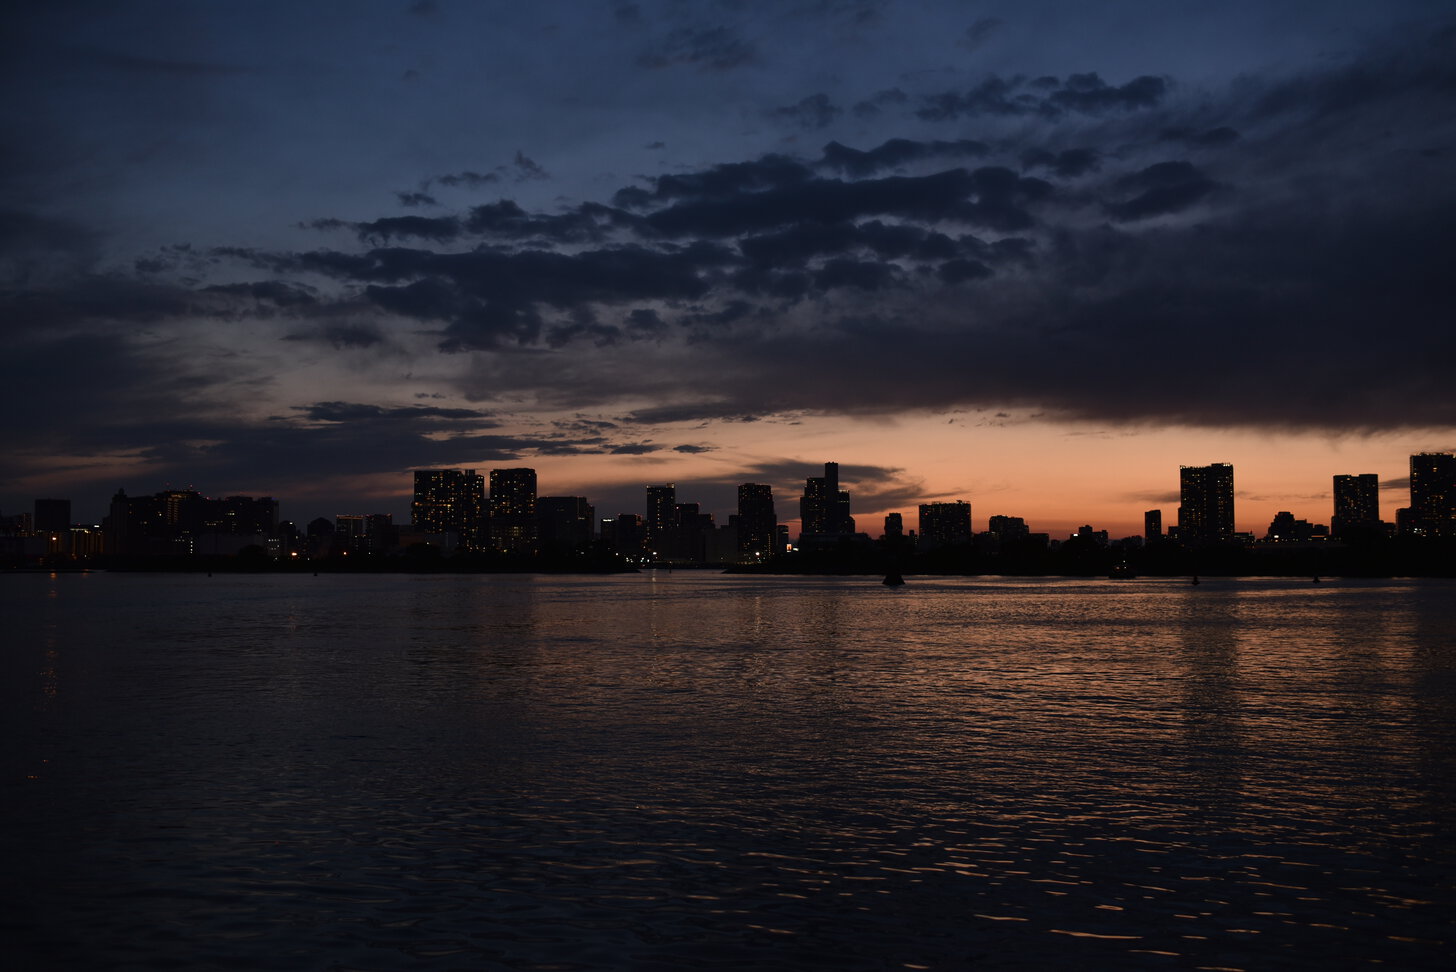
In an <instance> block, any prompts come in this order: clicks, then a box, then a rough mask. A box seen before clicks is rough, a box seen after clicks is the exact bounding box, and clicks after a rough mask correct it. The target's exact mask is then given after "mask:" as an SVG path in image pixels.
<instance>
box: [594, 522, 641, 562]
mask: <svg viewBox="0 0 1456 972" xmlns="http://www.w3.org/2000/svg"><path fill="white" fill-rule="evenodd" d="M602 542H603V543H605V544H606V545H607V547H608V548H610V549H612V550H615V551H616V552H617V553H619V554H621V555H622V556H623V557H626V558H627V559H628V560H630V561H631V562H633V563H637V562H639V561H640V560H641V559H642V558H643V557H644V556H646V554H647V521H646V520H644V519H643V518H642V517H640V516H638V515H637V514H636V513H622V514H619V515H618V516H617V517H616V519H611V520H602Z"/></svg>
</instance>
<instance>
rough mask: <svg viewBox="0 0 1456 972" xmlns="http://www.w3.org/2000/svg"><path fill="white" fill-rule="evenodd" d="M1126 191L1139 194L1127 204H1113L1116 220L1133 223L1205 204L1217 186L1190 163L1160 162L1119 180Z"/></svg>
mask: <svg viewBox="0 0 1456 972" xmlns="http://www.w3.org/2000/svg"><path fill="white" fill-rule="evenodd" d="M1116 186H1117V188H1118V189H1119V190H1122V191H1124V192H1136V193H1137V195H1134V196H1132V197H1130V198H1128V199H1126V200H1124V201H1123V202H1119V203H1109V204H1108V206H1107V212H1108V214H1109V215H1111V216H1112V218H1113V219H1115V220H1119V221H1121V222H1131V221H1134V220H1139V219H1149V218H1151V217H1154V216H1165V215H1168V214H1170V213H1177V212H1181V211H1182V210H1185V209H1187V208H1188V207H1190V206H1192V205H1194V204H1195V203H1198V202H1201V201H1202V200H1203V199H1205V198H1206V197H1207V196H1208V195H1209V194H1210V193H1212V192H1213V191H1214V190H1215V189H1216V188H1217V184H1216V183H1215V182H1214V181H1213V180H1212V179H1209V178H1208V177H1207V176H1205V175H1204V174H1203V173H1202V172H1199V171H1198V169H1196V168H1194V166H1193V165H1192V164H1191V163H1189V162H1158V163H1156V164H1154V165H1150V166H1148V167H1147V168H1145V169H1142V170H1140V171H1138V172H1134V173H1131V174H1129V175H1125V176H1123V177H1122V178H1120V179H1118V180H1117V183H1116Z"/></svg>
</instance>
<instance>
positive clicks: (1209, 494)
mask: <svg viewBox="0 0 1456 972" xmlns="http://www.w3.org/2000/svg"><path fill="white" fill-rule="evenodd" d="M1178 487H1179V489H1178V493H1179V506H1178V539H1179V540H1180V541H1181V542H1182V543H1184V544H1189V545H1198V544H1207V543H1227V542H1228V541H1230V540H1232V539H1233V538H1234V467H1233V466H1231V465H1229V464H1228V463H1226V462H1215V463H1212V464H1210V465H1207V466H1183V467H1181V468H1180V469H1179V470H1178Z"/></svg>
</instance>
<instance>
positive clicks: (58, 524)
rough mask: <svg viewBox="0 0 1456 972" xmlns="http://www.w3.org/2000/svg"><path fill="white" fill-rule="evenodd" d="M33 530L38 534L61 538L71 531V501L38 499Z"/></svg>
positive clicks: (32, 523) (32, 524) (32, 525)
mask: <svg viewBox="0 0 1456 972" xmlns="http://www.w3.org/2000/svg"><path fill="white" fill-rule="evenodd" d="M31 529H33V530H34V531H35V532H36V533H45V534H52V535H55V536H60V535H61V534H64V533H65V532H67V531H68V530H70V529H71V501H70V500H68V499H37V500H36V501H35V519H34V520H32V521H31Z"/></svg>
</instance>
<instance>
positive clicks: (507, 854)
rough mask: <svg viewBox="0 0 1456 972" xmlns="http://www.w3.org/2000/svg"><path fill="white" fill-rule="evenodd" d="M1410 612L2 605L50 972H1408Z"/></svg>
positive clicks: (1432, 640) (10, 735) (1414, 764)
mask: <svg viewBox="0 0 1456 972" xmlns="http://www.w3.org/2000/svg"><path fill="white" fill-rule="evenodd" d="M1453 590H1456V589H1453V588H1452V586H1451V585H1450V584H1449V582H1426V581H1387V582H1355V581H1338V580H1337V581H1327V582H1326V583H1324V584H1322V585H1318V586H1315V585H1311V584H1309V583H1308V582H1306V583H1304V584H1299V583H1297V582H1292V581H1285V580H1279V581H1272V580H1271V581H1259V580H1241V581H1224V580H1206V581H1205V583H1204V584H1202V585H1200V586H1199V587H1197V588H1192V587H1190V586H1188V585H1186V584H1184V583H1180V582H1176V581H1163V580H1152V581H1117V582H1107V581H1069V580H1042V579H1032V580H1009V579H1008V580H989V579H958V578H957V579H924V578H915V579H912V581H911V584H910V585H908V586H906V587H905V588H899V589H887V588H883V587H882V586H880V585H878V584H876V583H875V582H874V581H873V580H872V579H863V578H849V579H843V578H836V579H820V578H755V577H725V576H720V575H714V574H708V573H701V572H676V573H673V574H666V573H657V574H643V575H633V576H627V577H615V578H549V579H548V578H532V577H527V576H463V577H451V576H417V577H406V576H383V577H341V576H324V577H281V576H269V575H262V576H244V577H217V578H204V577H202V576H200V575H185V576H135V575H88V576H66V575H61V576H52V577H46V576H44V575H23V576H13V577H5V578H3V579H0V598H3V602H0V607H3V608H4V617H5V618H6V619H7V627H8V628H9V629H10V630H11V631H12V632H14V637H7V639H6V642H7V647H5V648H4V649H3V655H0V657H3V662H0V683H3V684H0V701H3V702H4V704H5V713H6V715H5V719H6V723H7V725H6V729H7V735H6V738H7V739H10V740H15V742H12V743H11V744H10V745H9V746H8V747H7V752H6V755H5V760H6V762H5V767H6V774H5V776H4V787H5V792H4V798H5V799H4V806H5V808H6V809H5V810H4V811H0V813H3V814H4V820H3V822H4V824H5V827H4V832H5V834H6V839H7V841H9V842H11V843H12V844H13V846H14V848H15V849H14V851H13V852H12V853H11V855H10V859H11V860H13V861H14V862H15V866H14V867H13V868H9V869H8V870H9V871H10V872H11V878H12V879H11V880H9V881H8V883H7V885H6V897H5V900H4V901H3V902H0V903H3V905H4V907H3V909H0V925H3V926H4V928H5V934H6V937H7V938H8V939H11V940H13V941H14V942H16V945H15V947H14V951H15V952H16V954H19V955H20V956H21V957H22V958H25V959H28V960H31V961H32V962H34V963H36V964H38V965H42V966H45V965H49V966H52V967H62V966H67V965H69V966H72V967H107V968H155V967H161V966H165V965H167V964H169V963H170V964H177V965H180V966H182V967H189V968H197V967H241V968H257V967H267V968H301V969H305V968H306V969H313V968H335V967H337V968H360V969H395V968H421V969H434V968H440V969H445V968H503V969H504V968H543V967H552V968H560V967H567V968H642V969H655V968H671V967H677V966H680V965H682V964H684V963H687V962H691V963H693V964H695V965H708V966H713V965H717V966H722V967H731V968H742V967H755V968H775V967H779V968H802V967H824V968H834V969H857V968H866V969H873V968H886V967H902V966H904V967H915V966H923V967H931V968H965V967H967V966H980V967H987V968H1037V967H1046V966H1048V965H1052V966H1067V965H1072V964H1076V963H1081V964H1088V965H1091V966H1093V967H1117V968H1140V967H1148V968H1206V967H1222V968H1246V969H1257V968H1269V967H1271V966H1279V965H1288V966H1316V965H1325V966H1330V967H1337V968H1359V967H1363V966H1365V965H1368V964H1371V963H1376V962H1382V963H1384V964H1385V966H1386V967H1389V968H1405V969H1422V968H1432V969H1434V968H1448V967H1450V964H1451V962H1452V960H1453V958H1456V945H1453V942H1456V931H1453V927H1452V918H1451V915H1452V914H1453V913H1456V890H1453V883H1456V882H1453V877H1452V875H1453V874H1456V868H1453V864H1456V846H1453V840H1452V830H1453V828H1452V823H1453V812H1452V807H1453V797H1456V782H1453V780H1456V776H1453V768H1456V766H1453V764H1456V677H1453V672H1456V598H1453V597H1452V596H1451V595H1452V593H1453Z"/></svg>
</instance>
